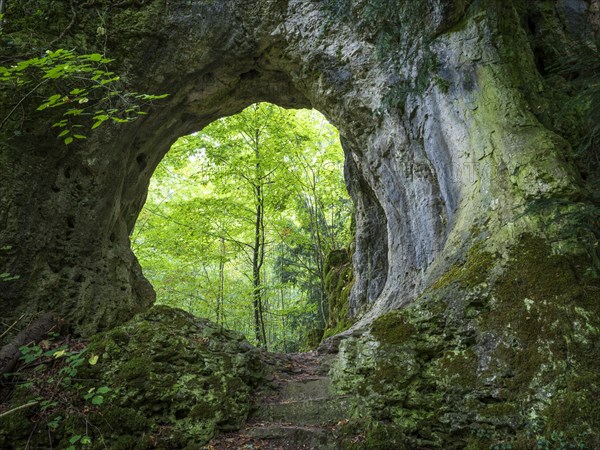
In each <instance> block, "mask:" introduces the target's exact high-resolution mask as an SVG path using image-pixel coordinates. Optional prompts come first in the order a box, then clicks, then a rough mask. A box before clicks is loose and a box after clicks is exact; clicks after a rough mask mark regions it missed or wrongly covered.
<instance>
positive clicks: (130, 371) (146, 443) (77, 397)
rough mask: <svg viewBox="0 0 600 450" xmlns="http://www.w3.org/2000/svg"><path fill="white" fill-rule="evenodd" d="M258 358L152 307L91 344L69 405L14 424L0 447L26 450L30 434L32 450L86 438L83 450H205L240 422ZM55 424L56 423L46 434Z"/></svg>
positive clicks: (257, 375) (230, 337)
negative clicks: (218, 435)
mask: <svg viewBox="0 0 600 450" xmlns="http://www.w3.org/2000/svg"><path fill="white" fill-rule="evenodd" d="M257 352H258V350H256V349H255V348H254V347H252V346H251V345H250V344H248V342H247V341H246V340H245V339H244V337H243V336H242V335H241V334H239V333H236V332H231V331H228V330H224V329H222V328H221V327H220V326H218V325H216V324H214V323H212V322H210V321H208V320H206V319H200V318H197V317H195V316H192V315H191V314H189V313H186V312H184V311H182V310H178V309H173V308H169V307H166V306H156V307H153V308H152V309H150V310H149V311H147V312H146V313H143V314H140V315H138V316H136V317H135V318H134V319H132V320H131V321H130V322H127V323H125V324H124V325H122V326H120V327H118V328H116V329H114V330H112V331H109V332H107V333H103V334H100V335H97V336H95V337H94V338H93V339H92V340H91V342H90V343H89V345H88V346H87V349H86V350H85V353H84V358H83V359H82V362H83V364H82V365H81V366H80V367H79V368H78V373H77V376H76V378H74V380H75V381H74V382H73V383H72V384H71V385H70V386H67V387H65V392H64V394H61V395H62V397H61V398H62V400H63V401H64V400H66V399H68V400H69V401H70V402H71V405H62V404H61V405H58V404H57V405H53V406H51V408H50V409H48V408H46V411H43V410H42V411H41V410H40V408H39V407H36V408H33V407H32V408H30V409H26V410H23V411H22V412H21V411H20V412H18V413H15V414H11V415H10V416H8V417H9V418H10V419H11V420H12V419H14V420H13V421H11V422H10V423H9V424H8V425H7V426H6V427H5V426H4V424H3V426H2V427H1V430H0V447H2V448H24V447H25V442H26V441H27V439H29V435H30V433H32V434H31V436H32V437H31V443H30V445H32V447H31V448H51V447H54V448H67V447H69V445H70V444H69V439H71V438H73V436H86V439H87V438H89V439H90V442H91V443H90V444H89V445H88V444H86V445H87V446H86V447H85V448H90V449H96V448H97V449H102V448H110V449H123V450H125V449H133V448H135V449H151V448H165V449H167V448H169V449H171V448H172V449H183V448H188V449H192V448H202V445H204V444H205V443H207V442H208V441H209V440H210V439H211V438H212V437H213V436H214V435H215V434H216V433H218V432H219V431H221V430H235V429H239V428H240V427H241V426H242V424H243V423H244V421H245V420H246V417H247V415H248V411H249V404H250V391H251V389H252V387H254V386H256V385H257V384H258V383H259V382H260V381H261V380H262V377H263V365H262V363H261V362H260V361H261V359H260V358H259V357H258V353H257ZM100 389H101V392H105V391H106V392H107V393H105V394H104V395H103V399H102V401H99V400H96V401H92V399H93V396H91V397H89V398H88V399H86V398H85V395H86V394H87V393H89V392H96V393H97V392H99V390H100ZM28 392H29V391H28V390H27V389H25V390H24V391H23V392H22V393H18V392H17V393H15V394H14V395H13V398H12V399H11V402H12V403H13V404H14V405H20V404H23V403H24V402H26V401H27V400H28V397H27V396H28V395H29V393H28ZM40 406H42V404H41V403H40ZM65 408H66V409H65ZM55 416H60V417H61V418H60V420H59V421H58V422H57V423H58V425H57V426H56V427H55V428H52V426H51V425H49V424H51V422H52V420H53V418H54V417H55ZM40 418H42V419H40ZM36 424H37V425H36ZM49 429H50V431H51V432H49V431H48V430H49ZM32 430H34V431H33V432H32ZM20 444H23V445H20Z"/></svg>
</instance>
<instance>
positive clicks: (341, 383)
mask: <svg viewBox="0 0 600 450" xmlns="http://www.w3.org/2000/svg"><path fill="white" fill-rule="evenodd" d="M482 254H483V255H486V254H487V253H486V252H483V250H482V251H480V252H472V253H471V254H470V258H469V259H475V260H474V261H469V259H468V260H467V261H466V262H465V263H464V265H463V269H462V270H461V269H458V268H457V269H456V270H454V271H451V272H450V273H455V274H456V277H455V278H456V281H458V283H440V284H438V285H434V286H433V287H432V288H431V289H430V290H429V291H427V292H426V293H424V294H423V295H422V296H421V297H420V298H419V299H418V300H417V301H416V302H414V303H413V304H411V305H409V306H408V307H406V308H404V309H401V310H399V311H394V312H391V313H388V314H386V315H383V316H381V317H379V318H378V319H376V320H375V321H374V322H373V323H372V325H371V327H370V332H369V333H367V334H365V335H364V336H362V337H358V338H356V337H353V338H349V339H347V340H346V341H343V342H342V343H341V345H340V358H339V360H338V361H337V363H336V365H335V366H334V368H333V371H332V373H333V375H334V380H335V385H336V386H337V388H338V389H340V390H341V391H342V392H347V393H349V392H353V391H358V392H359V393H360V394H361V398H360V401H359V402H358V403H357V410H356V413H357V415H358V416H365V417H370V418H371V420H374V421H375V422H377V421H381V422H384V423H387V424H388V427H391V428H392V429H394V430H395V432H396V433H400V434H402V435H403V436H404V438H403V440H402V441H403V443H404V445H407V446H408V448H414V447H413V446H434V447H436V446H439V447H443V448H449V449H451V448H456V449H459V448H473V449H475V448H488V447H493V446H498V445H505V446H508V445H510V446H512V447H511V448H532V447H535V446H537V445H546V443H548V445H550V446H553V445H558V444H559V443H562V444H563V445H567V446H568V445H571V446H576V447H577V446H580V447H579V448H596V447H597V446H598V445H599V443H600V441H599V439H600V436H599V435H598V430H599V429H600V422H599V420H598V418H599V417H600V409H599V407H598V403H597V402H596V401H594V400H593V396H594V394H593V393H594V392H597V389H598V386H600V376H599V375H598V372H597V370H595V369H594V367H595V363H594V362H593V361H597V360H598V357H600V353H599V352H598V346H597V345H596V344H595V342H596V341H597V339H598V335H599V334H600V324H599V323H598V317H599V316H600V310H599V305H600V289H599V288H600V286H599V283H598V281H597V279H594V278H589V276H586V275H585V270H584V269H585V268H586V267H588V266H589V264H590V261H589V259H588V258H586V257H585V256H581V257H580V258H574V259H570V260H569V259H568V258H565V257H564V256H560V255H555V254H553V252H552V250H551V247H550V245H549V244H548V243H547V242H546V241H545V240H544V239H543V238H541V237H536V236H533V235H530V234H523V235H522V236H521V237H520V238H519V239H518V245H517V246H515V247H514V248H512V249H510V250H508V251H507V253H506V254H505V255H503V256H502V257H499V258H497V260H495V261H490V260H488V258H487V257H485V258H484V259H485V260H486V264H489V263H493V264H498V265H500V266H501V267H499V268H498V275H497V276H496V277H495V280H493V281H492V282H490V284H489V285H487V284H486V285H483V286H481V285H478V284H476V283H467V284H466V285H462V286H461V284H460V281H461V279H463V278H462V277H463V276H464V274H465V273H469V271H468V270H467V271H465V269H464V267H467V268H468V267H475V266H476V265H477V264H479V262H480V261H481V255H482ZM569 261H570V262H569ZM485 273H488V274H489V273H493V271H491V270H490V268H489V267H487V269H486V272H485ZM465 288H468V289H466V290H465ZM457 296H460V297H458V298H457ZM367 432H369V430H367ZM365 448H367V447H365ZM503 448H506V447H503ZM550 448H553V447H550Z"/></svg>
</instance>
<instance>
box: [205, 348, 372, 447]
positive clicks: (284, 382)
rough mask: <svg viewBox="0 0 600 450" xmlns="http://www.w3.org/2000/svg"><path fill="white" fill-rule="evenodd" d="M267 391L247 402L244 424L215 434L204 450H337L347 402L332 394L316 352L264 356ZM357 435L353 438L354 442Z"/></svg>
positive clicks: (326, 367) (324, 362) (259, 392)
mask: <svg viewBox="0 0 600 450" xmlns="http://www.w3.org/2000/svg"><path fill="white" fill-rule="evenodd" d="M265 362H266V363H267V364H269V365H270V366H271V367H273V373H272V380H271V383H270V386H269V387H268V388H266V389H264V390H260V391H257V392H256V393H255V394H254V397H253V399H252V406H251V410H250V415H249V418H248V421H247V423H246V425H245V426H244V427H243V428H242V429H241V430H239V431H236V432H231V433H225V434H221V435H220V436H218V437H217V438H215V439H213V440H212V441H211V442H210V443H209V444H208V445H207V446H206V447H205V449H206V450H232V449H248V450H251V449H255V450H258V449H262V450H279V449H292V450H303V449H317V448H318V449H337V448H339V447H338V445H337V444H336V442H337V436H338V430H339V429H340V427H342V426H343V425H344V424H345V423H347V422H348V420H347V415H348V414H347V413H348V411H347V410H348V403H347V398H346V397H343V396H337V395H333V394H332V392H331V389H330V385H329V378H328V376H327V372H328V369H329V367H328V364H327V362H326V360H325V358H324V357H322V356H320V355H318V354H317V353H316V352H307V353H288V354H285V353H270V354H268V355H267V356H266V361H265ZM360 438H361V437H360V436H357V437H356V439H360Z"/></svg>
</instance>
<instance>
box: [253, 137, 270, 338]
mask: <svg viewBox="0 0 600 450" xmlns="http://www.w3.org/2000/svg"><path fill="white" fill-rule="evenodd" d="M254 138H255V141H254V144H255V147H254V152H255V156H256V177H255V181H254V199H255V202H256V208H255V222H254V246H253V253H252V283H253V306H254V333H255V335H256V340H257V341H258V343H259V345H261V346H262V347H263V348H265V349H266V348H267V339H266V333H265V323H264V314H263V303H262V292H261V290H262V286H261V274H260V272H261V269H262V265H263V261H264V257H265V248H264V246H265V239H264V237H265V224H264V192H263V186H262V183H263V180H262V177H261V173H260V171H261V167H260V156H261V155H260V131H259V130H255V136H254Z"/></svg>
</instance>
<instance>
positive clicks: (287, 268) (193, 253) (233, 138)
mask: <svg viewBox="0 0 600 450" xmlns="http://www.w3.org/2000/svg"><path fill="white" fill-rule="evenodd" d="M343 164H344V155H343V151H342V148H341V144H340V139H339V135H338V132H337V130H336V129H335V128H334V127H333V126H332V125H331V124H330V123H329V122H327V120H326V119H325V117H324V116H323V115H321V114H320V113H318V112H317V111H315V110H291V109H289V110H288V109H283V108H280V107H278V106H276V105H273V104H270V103H257V104H253V105H251V106H249V107H248V108H246V109H244V110H243V111H242V112H240V113H238V114H236V115H233V116H229V117H224V118H221V119H218V120H216V121H214V122H213V123H211V124H210V125H208V126H207V127H205V128H204V129H203V130H202V131H200V132H197V133H194V134H191V135H187V136H184V137H182V138H180V139H179V140H177V141H176V142H175V144H174V145H173V146H172V147H171V150H170V151H169V152H168V153H167V155H166V156H165V158H164V159H163V160H162V162H161V163H160V165H159V166H158V167H157V169H156V171H155V172H154V175H153V178H152V180H151V183H150V188H149V193H148V198H147V201H146V203H145V206H144V208H143V210H142V212H141V214H140V216H139V218H138V220H137V223H136V226H135V229H134V231H133V233H132V236H131V242H132V247H133V250H134V252H135V253H136V255H137V257H138V259H139V261H140V263H141V265H142V267H143V270H144V275H145V276H146V277H147V278H148V280H149V281H150V282H151V283H152V285H153V286H154V288H155V290H156V293H157V303H160V304H166V305H169V306H175V307H179V308H182V309H185V310H187V311H189V312H191V313H193V314H195V315H198V316H203V317H208V318H209V319H211V320H213V321H215V322H217V323H218V324H220V325H222V326H224V327H225V328H229V329H234V330H237V331H240V332H242V333H244V334H245V335H246V336H247V337H248V338H249V339H250V340H251V341H253V342H254V343H255V344H257V345H260V346H263V347H266V348H268V349H269V350H273V351H284V352H297V351H304V350H310V349H314V348H315V346H316V345H318V343H319V341H320V339H321V337H322V336H323V332H324V330H325V329H326V328H327V326H328V325H329V326H331V325H332V324H331V323H328V316H329V311H328V307H329V305H328V300H327V293H326V269H327V268H326V264H327V263H326V261H327V259H328V258H327V257H328V255H330V254H331V253H332V252H335V255H336V258H337V259H339V258H340V256H339V255H340V249H344V248H347V247H348V245H349V243H350V241H351V236H350V218H351V213H352V206H351V205H352V204H351V200H350V198H349V196H348V193H347V190H346V186H345V183H344V177H343ZM343 252H344V251H343V250H342V253H343ZM344 262H345V263H346V264H348V265H349V262H348V261H347V259H346V261H344Z"/></svg>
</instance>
